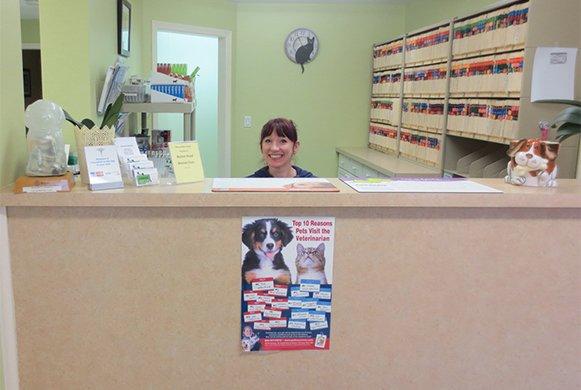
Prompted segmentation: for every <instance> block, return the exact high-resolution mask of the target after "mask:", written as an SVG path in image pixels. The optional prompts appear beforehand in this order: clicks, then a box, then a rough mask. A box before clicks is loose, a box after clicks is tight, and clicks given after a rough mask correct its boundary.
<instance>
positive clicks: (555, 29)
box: [368, 0, 581, 178]
mask: <svg viewBox="0 0 581 390" xmlns="http://www.w3.org/2000/svg"><path fill="white" fill-rule="evenodd" d="M577 2H578V0H561V1H559V6H558V7H556V6H555V5H554V4H551V2H547V1H543V0H513V1H505V2H503V3H501V4H495V5H493V6H490V7H488V8H486V9H483V10H481V11H478V12H475V13H472V14H470V15H466V16H462V17H454V18H452V19H450V20H449V21H446V22H441V23H438V24H435V25H432V26H429V27H426V28H423V29H419V30H417V31H414V32H411V33H408V34H405V35H404V36H403V37H398V38H397V39H395V40H392V41H388V42H386V43H383V44H379V45H375V46H374V68H373V77H374V81H373V86H372V94H371V96H372V100H375V101H377V100H376V99H380V98H382V99H386V98H388V99H390V100H391V101H393V102H395V101H397V100H398V99H399V102H400V106H399V107H400V108H399V109H400V111H401V114H400V115H399V116H398V115H396V114H395V113H394V112H393V111H394V110H397V109H398V108H397V106H396V105H395V104H393V106H392V108H391V112H390V118H389V120H387V118H386V117H385V116H384V117H381V116H378V115H377V114H376V113H375V114H372V115H370V128H369V144H368V146H369V148H371V149H375V150H379V151H383V152H385V153H388V154H391V155H394V156H396V157H397V158H404V159H409V160H412V161H414V162H419V163H421V164H424V165H425V166H427V167H436V168H438V169H440V171H441V172H445V173H447V174H454V175H455V174H459V173H460V174H462V175H465V176H466V175H467V176H468V177H472V176H470V175H471V174H474V175H485V176H482V177H496V175H498V174H501V173H502V171H501V170H497V168H499V166H500V165H501V163H502V162H503V161H505V160H506V158H505V157H504V156H501V158H498V159H495V157H497V156H498V154H499V153H500V154H502V153H504V152H505V151H506V149H507V147H508V144H509V143H510V141H511V140H513V139H520V138H530V137H537V136H539V134H538V122H539V121H541V120H551V119H552V118H554V117H555V116H556V114H557V113H558V112H560V111H561V110H562V109H563V108H564V107H565V106H563V105H557V104H541V103H531V102H530V90H531V80H532V63H533V59H534V54H535V50H536V48H537V47H546V46H561V47H580V46H581V38H580V37H579V34H578V29H577V27H575V23H577V24H578V19H577V17H578V4H577ZM572 26H573V27H572ZM446 34H447V35H446ZM388 44H389V45H390V46H389V48H387V46H386V45H388ZM393 47H397V49H393ZM400 47H402V48H403V49H400ZM380 48H381V49H380ZM399 50H402V52H401V53H400V52H399ZM396 52H397V53H396ZM377 53H384V55H383V56H379V54H377ZM387 53H391V54H387ZM390 57H391V58H390ZM382 58H383V59H382ZM387 67H391V68H390V69H387ZM576 73H577V74H581V61H577V72H576ZM580 95H581V83H579V82H578V83H576V89H575V96H576V97H577V98H579V96H580ZM432 102H434V103H435V102H437V104H438V106H437V108H438V110H440V111H441V112H442V114H440V115H435V116H432V115H433V112H431V111H430V114H428V112H427V111H429V109H430V104H431V103H432ZM442 104H443V111H442V106H441V105H442ZM440 111H438V112H440ZM436 116H438V118H437V120H435V117H436ZM380 125H382V126H388V127H387V128H381V127H378V126H380ZM394 132H395V138H396V142H394V139H393V136H394ZM554 136H555V134H554V130H552V131H551V134H550V137H551V139H554ZM578 143H579V139H578V137H571V138H570V139H568V140H567V141H565V142H564V143H562V144H561V149H560V151H559V160H558V163H559V170H560V171H559V176H560V177H562V178H567V177H574V176H575V170H576V162H577V154H578ZM487 147H490V148H491V149H490V154H491V157H489V158H483V157H481V158H480V161H479V162H478V164H475V165H474V167H477V166H478V168H473V169H472V170H470V169H467V170H465V171H463V170H458V169H456V165H457V162H458V160H459V159H461V158H462V157H464V156H465V155H470V154H472V153H474V152H476V151H482V150H489V149H487ZM491 160H494V161H491ZM482 163H489V164H488V165H489V166H482V167H480V165H479V164H482ZM486 175H493V176H486Z"/></svg>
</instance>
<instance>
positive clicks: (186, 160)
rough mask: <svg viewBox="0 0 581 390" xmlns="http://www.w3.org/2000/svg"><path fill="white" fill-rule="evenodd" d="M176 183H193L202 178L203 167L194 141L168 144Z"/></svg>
mask: <svg viewBox="0 0 581 390" xmlns="http://www.w3.org/2000/svg"><path fill="white" fill-rule="evenodd" d="M168 146H169V152H170V154H171V162H172V166H173V170H174V173H175V176H176V183H178V184H181V183H193V182H196V181H201V180H204V167H203V165H202V157H201V156H200V149H199V147H198V143H197V142H196V141H188V142H170V143H169V144H168Z"/></svg>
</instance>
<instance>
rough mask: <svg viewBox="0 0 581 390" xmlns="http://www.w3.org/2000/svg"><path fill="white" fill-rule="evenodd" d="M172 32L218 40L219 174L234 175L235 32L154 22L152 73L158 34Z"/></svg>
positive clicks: (155, 65)
mask: <svg viewBox="0 0 581 390" xmlns="http://www.w3.org/2000/svg"><path fill="white" fill-rule="evenodd" d="M158 31H169V32H175V33H185V34H191V35H201V36H209V37H217V38H218V137H217V138H218V173H219V176H222V177H230V176H231V169H232V167H231V165H232V145H231V125H232V122H231V120H232V119H231V115H232V31H229V30H222V29H216V28H209V27H198V26H190V25H187V24H179V23H167V22H161V21H158V20H153V21H152V22H151V54H152V55H151V71H152V72H155V71H156V69H157V61H156V59H157V32H158Z"/></svg>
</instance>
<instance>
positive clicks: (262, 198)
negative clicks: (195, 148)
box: [0, 178, 581, 208]
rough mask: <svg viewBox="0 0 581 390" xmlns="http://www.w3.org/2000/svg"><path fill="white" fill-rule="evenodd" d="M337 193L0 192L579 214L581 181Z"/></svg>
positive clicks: (45, 197) (0, 200) (176, 202)
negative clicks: (481, 189) (479, 190)
mask: <svg viewBox="0 0 581 390" xmlns="http://www.w3.org/2000/svg"><path fill="white" fill-rule="evenodd" d="M329 180H330V181H331V182H332V183H333V184H334V185H335V186H337V187H338V188H339V189H340V192H336V193H304V192H303V193H296V192H295V193H274V192H271V193H248V192H244V193H242V192H229V193H213V192H211V188H212V179H206V180H205V181H203V182H199V183H193V184H180V185H173V186H154V187H140V188H137V187H126V188H125V189H119V190H106V191H89V190H88V189H87V188H86V187H84V186H81V185H79V184H77V185H76V186H75V188H74V189H73V191H72V192H70V193H44V194H39V193H37V194H13V193H12V192H11V189H10V188H5V189H3V190H2V191H1V192H0V207H226V208H228V207H250V208H255V207H281V208H330V207H342V208H343V207H345V208H349V207H351V208H359V207H424V208H430V207H436V208H528V207H535V208H581V181H580V180H569V179H562V180H559V187H557V188H531V187H518V186H513V185H509V184H506V183H504V181H503V180H502V179H475V180H474V181H476V182H478V183H481V184H484V185H487V186H490V187H493V188H496V189H499V190H501V191H503V193H493V194H469V193H464V194H449V193H358V192H356V191H354V190H353V189H351V188H350V187H348V186H347V185H346V184H344V183H343V182H341V181H340V180H339V179H336V178H335V179H329Z"/></svg>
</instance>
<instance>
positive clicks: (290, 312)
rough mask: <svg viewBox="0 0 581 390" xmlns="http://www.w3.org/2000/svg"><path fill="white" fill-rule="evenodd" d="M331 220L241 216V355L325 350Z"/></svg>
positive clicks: (330, 280)
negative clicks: (259, 352) (242, 352)
mask: <svg viewBox="0 0 581 390" xmlns="http://www.w3.org/2000/svg"><path fill="white" fill-rule="evenodd" d="M334 239H335V218H332V217H244V218H242V256H241V270H242V272H241V280H242V290H241V309H242V310H241V315H240V319H241V332H240V333H241V346H242V350H243V351H244V352H256V351H283V350H326V349H329V346H330V342H331V300H332V285H333V247H334Z"/></svg>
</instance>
